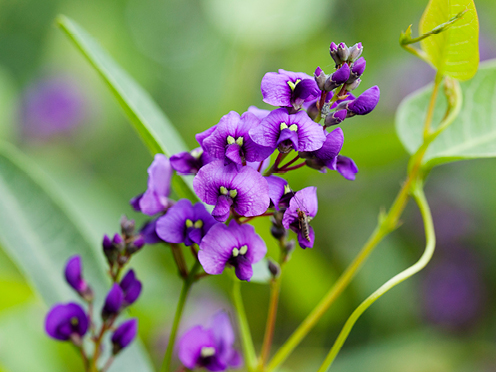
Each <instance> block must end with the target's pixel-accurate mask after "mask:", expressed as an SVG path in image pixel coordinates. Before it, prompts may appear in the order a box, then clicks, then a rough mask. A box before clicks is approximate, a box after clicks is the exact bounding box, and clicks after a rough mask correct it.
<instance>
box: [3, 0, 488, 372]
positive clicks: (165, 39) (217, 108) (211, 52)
mask: <svg viewBox="0 0 496 372" xmlns="http://www.w3.org/2000/svg"><path fill="white" fill-rule="evenodd" d="M426 5H427V1H425V0H422V1H421V0H412V1H402V0H393V1H379V0H348V1H344V0H334V1H333V0H306V1H303V0H274V1H270V2H268V1H261V0H251V1H240V0H229V1H226V0H181V1H180V0H98V1H97V0H85V1H78V0H64V1H62V0H42V1H40V0H6V1H1V2H0V137H1V138H2V139H5V140H7V141H9V142H11V143H14V144H15V145H16V146H18V147H19V148H20V149H21V150H22V151H23V152H24V153H25V154H27V155H28V156H29V157H30V158H31V159H32V161H33V162H35V163H36V164H37V165H38V166H39V167H40V169H42V171H43V172H44V173H46V174H47V175H48V176H49V177H50V178H51V179H52V181H53V184H54V188H55V191H56V193H58V194H60V195H61V197H62V198H63V199H64V200H66V201H67V202H68V204H69V205H70V206H71V209H72V210H73V211H74V213H75V214H76V215H77V216H78V217H79V220H80V221H81V224H82V228H83V229H85V230H87V231H89V232H90V233H91V236H92V237H93V242H94V244H95V245H99V244H100V241H101V237H102V235H103V234H104V233H107V234H113V233H114V232H116V231H117V230H118V227H119V218H120V216H121V215H122V214H124V213H125V214H127V216H128V217H130V218H135V219H136V220H137V221H138V223H139V224H140V223H142V222H144V218H143V216H141V215H138V214H137V213H136V212H134V211H132V209H131V207H130V206H129V204H128V201H129V199H130V198H131V197H133V196H135V195H137V194H138V193H140V192H143V191H144V190H145V188H146V179H147V175H146V169H147V167H148V166H149V164H150V163H151V160H152V158H151V156H150V155H149V153H148V151H147V150H146V148H145V147H144V146H143V144H142V143H141V142H140V139H139V138H138V136H137V135H136V134H135V133H134V131H133V129H132V128H131V126H130V125H129V124H128V123H127V119H126V117H125V116H124V114H123V113H122V111H121V110H120V108H119V107H118V105H117V103H116V102H115V101H114V99H113V97H112V96H111V94H110V92H109V91H108V90H107V88H106V87H105V86H104V85H103V83H102V82H101V81H100V78H99V77H98V76H97V75H96V73H95V72H94V71H93V70H92V69H91V67H90V66H89V65H88V63H87V62H86V61H85V60H84V59H83V57H82V56H81V55H80V54H79V52H77V51H76V49H75V48H74V47H73V45H71V44H70V43H69V41H68V40H66V37H65V36H64V35H63V34H62V32H60V30H58V29H57V28H56V27H55V25H54V19H55V17H56V15H57V14H59V13H62V14H66V15H68V16H69V17H71V18H73V19H74V20H76V21H77V22H78V23H79V24H81V25H82V26H83V27H84V28H86V30H88V31H89V32H90V33H91V34H92V35H93V36H94V37H95V38H96V39H98V40H99V41H100V43H101V44H102V45H103V46H104V47H105V48H106V49H107V50H108V51H109V52H110V53H111V54H112V55H113V56H114V58H115V59H116V60H117V61H118V62H119V63H120V65H121V66H122V67H123V68H125V69H126V70H127V71H128V72H129V73H130V74H131V75H132V76H133V77H134V78H135V79H136V80H137V81H138V82H139V83H140V84H142V85H143V86H144V87H145V88H146V89H147V90H148V91H149V92H150V93H151V95H152V96H153V97H154V99H155V100H156V101H157V103H158V104H159V106H161V107H162V108H163V110H164V111H165V112H166V114H167V115H168V116H169V118H170V119H171V121H172V122H173V123H174V125H175V126H176V128H177V129H178V130H179V131H180V133H181V134H182V135H183V137H184V139H185V141H186V142H187V143H188V145H189V146H190V147H191V148H194V147H196V144H195V140H194V134H195V133H197V132H199V131H203V130H205V129H206V128H208V127H210V126H212V125H214V124H215V123H217V122H218V120H219V119H220V117H221V116H222V115H224V114H226V113H227V112H229V111H230V110H235V111H238V112H244V111H245V110H246V109H247V107H248V106H249V105H257V106H259V107H261V108H268V106H266V105H265V104H264V103H263V102H262V97H261V93H260V80H261V78H262V77H263V75H264V74H265V73H266V72H268V71H276V70H277V69H279V68H283V69H286V70H292V71H304V72H306V73H308V74H312V73H313V71H314V69H315V68H316V66H320V67H322V68H323V69H324V70H325V71H326V72H328V73H329V72H331V71H332V69H333V62H332V60H331V58H330V57H329V54H328V46H329V43H330V42H331V41H335V42H336V43H337V42H340V41H344V42H346V43H347V44H348V45H353V44H354V43H356V42H358V41H361V42H362V43H363V45H364V54H363V56H364V57H365V58H366V60H367V70H366V72H365V75H364V77H363V79H362V85H361V86H360V87H359V88H358V92H361V91H363V90H365V89H366V88H368V87H370V86H372V85H379V87H380V88H381V93H382V96H381V101H380V103H379V106H378V107H377V109H376V110H375V111H374V112H373V113H372V114H370V115H368V116H366V117H356V118H354V119H350V120H347V121H346V122H345V123H344V125H343V126H342V128H343V130H344V133H345V145H344V148H343V151H342V154H344V155H346V156H349V157H352V158H353V159H354V160H355V162H356V163H357V165H358V167H359V169H360V172H359V173H358V175H357V179H356V180H355V181H354V182H350V181H347V180H345V179H343V178H342V177H341V176H340V175H339V174H337V173H336V172H329V173H327V174H320V173H318V172H316V171H311V170H306V169H304V170H302V171H299V172H295V173H296V174H289V175H288V177H287V178H288V179H289V180H290V183H291V185H292V187H293V189H301V188H303V187H306V186H308V185H316V186H317V187H318V196H319V202H320V208H319V213H318V215H317V217H316V218H315V219H314V220H313V221H312V225H313V227H314V229H315V230H316V235H317V238H316V244H315V247H314V249H312V250H306V251H304V250H301V249H299V248H298V249H297V250H296V251H295V253H294V255H293V258H292V260H291V261H290V263H289V264H288V265H287V267H286V272H285V275H284V279H283V287H282V298H281V304H280V311H279V316H278V320H277V329H276V335H275V341H274V342H275V346H277V345H278V344H281V343H282V342H284V340H285V339H286V338H287V337H288V336H289V335H290V334H291V332H292V331H293V330H294V328H295V327H296V326H297V325H298V324H299V322H300V321H301V320H302V319H303V318H304V317H305V316H306V315H307V314H308V313H309V312H310V310H311V309H312V308H313V307H314V306H315V304H316V303H317V302H318V301H319V299H320V298H321V296H322V295H323V294H324V293H325V292H326V291H327V290H328V288H329V287H330V286H331V285H332V283H333V281H334V280H335V278H336V277H337V276H338V275H339V274H340V273H341V272H342V271H343V270H344V268H345V267H346V266H347V264H348V263H349V262H350V261H351V259H352V258H353V257H354V255H355V254H356V253H357V252H358V250H359V248H360V247H361V245H362V244H363V242H364V241H365V240H366V238H367V237H368V235H369V234H370V233H371V232H372V230H373V228H374V226H375V223H376V220H377V216H378V212H379V210H380V208H385V207H388V206H389V205H390V204H391V202H392V200H393V198H394V196H395V195H396V193H397V191H398V190H399V185H400V182H401V181H402V179H403V178H404V175H405V169H406V162H407V159H408V157H407V154H406V152H405V151H404V150H403V148H402V146H401V144H400V142H399V141H398V139H397V138H396V134H395V132H394V113H395V109H396V107H397V105H398V103H399V102H400V101H401V99H402V98H403V97H405V96H406V95H407V94H408V93H410V92H412V91H414V90H415V89H417V88H419V87H421V86H422V85H424V84H426V83H428V82H429V80H430V79H432V77H433V71H432V70H431V69H430V68H429V67H427V66H424V65H422V63H420V62H418V61H416V60H415V59H414V57H412V56H410V55H408V54H407V53H406V52H404V51H402V50H401V48H400V47H399V45H398V37H399V33H400V31H401V30H404V29H405V28H406V27H407V26H408V25H409V24H411V23H413V24H414V33H415V32H416V25H417V23H418V20H419V19H420V16H421V14H422V11H423V9H424V8H425V6H426ZM476 6H477V7H478V13H479V17H480V25H481V42H480V47H481V58H482V59H488V58H495V57H496V37H495V35H496V22H495V18H494V14H496V3H495V2H494V1H493V0H481V1H476ZM54 102H55V103H54ZM59 103H60V104H59ZM52 105H53V106H52ZM53 107H55V108H53ZM56 107H65V109H64V110H62V111H61V112H59V111H57V110H56ZM495 165H496V162H495V160H477V161H470V162H459V163H454V164H448V165H445V166H442V167H440V168H438V169H435V170H434V171H433V172H432V174H431V176H430V179H429V181H428V183H427V197H428V199H429V201H430V202H431V203H432V208H433V212H434V222H435V226H436V229H437V233H438V251H437V252H436V254H435V256H434V259H433V261H432V262H431V264H430V265H429V267H428V268H427V269H426V270H425V271H423V272H421V273H420V274H419V275H417V276H416V277H414V278H413V279H412V280H409V281H407V282H406V283H404V284H402V285H400V286H399V287H397V288H395V289H393V290H392V291H391V292H390V293H388V294H387V295H385V296H384V298H382V299H381V300H379V301H378V302H377V303H376V304H374V305H373V306H372V308H371V309H370V310H369V311H368V312H367V313H366V314H365V315H364V317H363V318H362V319H360V320H359V321H358V323H357V325H356V327H355V328H354V330H353V331H352V333H351V335H350V338H349V339H348V341H347V343H346V344H345V346H344V348H343V350H342V354H340V355H339V357H338V358H337V360H336V363H335V365H334V366H333V370H334V371H336V372H339V371H373V372H375V371H377V372H379V371H381V372H389V371H391V372H393V371H402V372H408V371H415V372H430V371H432V372H443V371H484V372H485V371H488V372H489V371H496V356H495V355H496V354H495V352H494V351H495V349H496V344H495V339H496V316H495V310H496V303H495V301H494V297H493V296H492V294H493V293H494V291H495V288H496V274H495V271H494V270H492V267H491V263H492V262H496V250H494V231H495V223H494V221H495V220H496V194H495V193H494V189H495V184H496V179H495V178H496V175H495V172H492V171H491V169H494V167H495ZM0 213H2V211H0ZM403 222H404V224H403V226H402V227H401V228H400V229H398V230H397V231H396V232H394V233H393V234H392V235H391V236H389V237H388V238H387V239H386V240H385V241H384V242H383V243H382V244H381V245H380V246H379V248H378V249H377V250H376V252H375V253H374V254H373V255H372V257H371V258H370V260H369V261H368V263H367V265H366V266H365V267H364V268H363V269H362V271H361V272H360V274H359V275H358V277H357V278H356V279H355V280H354V282H353V284H352V286H351V287H350V288H349V289H348V290H346V292H345V293H344V294H343V296H342V297H341V299H340V300H339V301H338V302H337V303H336V304H335V306H333V307H332V308H331V311H329V312H328V314H327V315H326V316H325V317H324V318H323V319H322V320H321V321H320V322H319V324H318V327H316V329H314V330H313V331H312V332H311V334H310V335H309V336H308V337H307V338H306V339H305V340H304V342H303V343H302V345H301V346H300V347H299V348H298V349H297V350H296V352H295V353H294V354H293V356H291V358H290V359H289V361H288V362H287V363H286V366H287V367H285V369H284V371H311V370H315V369H316V368H317V367H318V366H319V365H320V363H321V362H322V360H323V358H324V356H325V355H326V353H327V351H328V349H329V348H330V346H331V345H332V343H333V341H334V339H335V338H336V336H337V334H338V332H339V330H340V329H341V327H342V325H343V323H344V321H345V319H346V318H347V316H348V315H349V314H350V313H351V311H352V310H353V309H354V308H355V307H356V306H357V305H358V304H359V303H360V302H361V301H362V300H363V299H364V298H365V297H366V296H368V294H370V293H371V292H372V291H373V290H375V289H376V288H377V287H378V286H379V285H380V284H382V283H383V282H384V281H385V280H387V279H388V278H390V277H391V276H392V275H394V274H395V273H397V272H399V271H401V270H402V269H404V268H406V267H407V266H409V264H411V263H413V262H414V261H415V260H416V259H417V258H418V257H419V255H420V253H421V251H422V249H423V244H424V239H423V235H422V234H423V230H422V223H421V220H420V216H419V214H418V212H417V210H416V208H415V206H414V205H413V203H411V205H409V206H408V208H407V210H406V212H405V215H404V217H403ZM256 227H257V230H258V231H259V232H260V233H261V234H262V235H263V236H264V238H266V241H267V242H268V245H269V253H271V254H272V255H273V256H275V252H276V245H275V241H274V240H273V239H272V238H271V237H270V235H269V234H268V231H267V230H268V229H267V228H266V227H265V226H264V224H263V222H261V223H260V222H258V221H257V223H256ZM132 266H133V267H135V269H136V271H137V275H138V277H140V279H141V280H142V281H143V283H144V292H143V295H142V298H141V299H140V301H139V302H138V303H137V304H136V305H134V306H133V307H132V308H131V310H130V314H131V315H132V316H138V317H139V319H140V335H141V337H142V339H143V341H144V343H145V345H146V347H147V349H148V350H149V352H150V354H151V356H152V359H153V360H154V362H155V363H156V364H158V363H159V362H160V360H161V357H162V353H163V350H164V348H165V343H166V339H167V335H168V332H169V328H170V323H171V320H172V316H173V311H174V307H175V305H176V301H177V298H178V294H179V288H180V281H179V279H177V277H176V276H175V270H174V266H173V263H172V256H171V255H170V252H168V251H167V249H165V248H164V247H162V246H147V247H146V248H145V249H144V250H143V251H142V252H141V253H140V254H139V255H138V256H136V258H135V259H133V263H132ZM62 270H63V268H62V267H61V268H60V273H61V276H60V277H61V280H62ZM228 282H229V280H227V278H226V277H224V276H221V277H212V278H209V279H207V280H204V281H202V282H201V283H200V284H199V285H197V286H196V287H194V289H193V292H192V297H191V299H190V302H189V303H188V304H187V306H186V316H185V324H186V325H194V324H199V323H200V324H201V323H203V324H206V322H207V321H208V318H209V317H210V315H212V314H213V313H215V312H216V310H218V309H219V308H229V306H230V305H229V296H228V293H227V289H228V286H229V283H228ZM242 290H243V295H244V299H245V304H246V308H247V313H248V318H249V321H250V324H251V328H252V332H253V336H254V339H255V341H256V345H257V346H260V343H261V340H262V337H263V330H264V325H265V318H266V311H267V302H268V287H267V286H263V285H259V284H243V285H242ZM0 294H1V295H0V371H2V372H7V371H8V372H23V371H28V370H29V371H68V370H70V371H79V370H82V369H81V367H80V364H81V363H80V361H79V360H78V357H77V355H76V353H75V352H74V351H73V350H72V349H71V347H70V346H69V345H66V344H63V343H58V342H54V341H52V340H50V339H49V338H48V337H46V336H45V335H44V332H43V319H44V316H45V313H46V311H47V309H46V307H45V306H44V305H43V304H42V302H41V300H40V299H39V298H38V297H37V296H36V294H35V293H33V291H32V290H31V289H30V287H29V285H28V284H27V283H26V281H25V280H24V279H23V277H22V275H21V274H20V272H19V270H18V269H17V268H16V267H15V265H14V264H13V263H12V262H11V261H10V260H9V258H8V257H7V255H6V254H4V253H3V252H2V251H1V250H0ZM199 309H201V310H199ZM274 349H275V348H274Z"/></svg>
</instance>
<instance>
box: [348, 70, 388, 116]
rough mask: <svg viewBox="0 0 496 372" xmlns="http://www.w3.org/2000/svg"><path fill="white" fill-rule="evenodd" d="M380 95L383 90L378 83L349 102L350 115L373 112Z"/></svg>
mask: <svg viewBox="0 0 496 372" xmlns="http://www.w3.org/2000/svg"><path fill="white" fill-rule="evenodd" d="M359 80H360V79H359ZM380 95H381V92H380V90H379V87H378V86H377V85H374V86H373V87H371V88H369V89H367V90H366V91H365V92H363V93H362V94H361V95H360V96H358V98H356V99H354V100H353V101H351V102H349V103H348V106H347V108H348V117H350V116H354V115H366V114H368V113H369V112H371V111H372V110H373V109H374V108H375V107H376V106H377V104H378V103H379V98H380Z"/></svg>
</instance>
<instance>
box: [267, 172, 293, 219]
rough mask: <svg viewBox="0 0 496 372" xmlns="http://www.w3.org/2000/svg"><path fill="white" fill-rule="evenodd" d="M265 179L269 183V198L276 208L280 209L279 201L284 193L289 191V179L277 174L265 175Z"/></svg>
mask: <svg viewBox="0 0 496 372" xmlns="http://www.w3.org/2000/svg"><path fill="white" fill-rule="evenodd" d="M265 179H266V180H267V183H268V184H269V198H270V201H271V206H273V207H274V209H275V210H277V211H278V210H279V202H280V200H281V198H282V197H283V196H284V194H286V193H287V185H288V181H286V180H285V179H284V178H281V177H277V176H268V177H265Z"/></svg>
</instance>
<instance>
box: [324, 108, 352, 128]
mask: <svg viewBox="0 0 496 372" xmlns="http://www.w3.org/2000/svg"><path fill="white" fill-rule="evenodd" d="M346 114H347V110H346V109H343V110H339V111H335V112H333V113H332V114H329V115H327V116H326V117H325V120H324V124H325V126H326V127H330V126H333V125H338V124H340V123H341V122H342V121H343V120H344V119H346Z"/></svg>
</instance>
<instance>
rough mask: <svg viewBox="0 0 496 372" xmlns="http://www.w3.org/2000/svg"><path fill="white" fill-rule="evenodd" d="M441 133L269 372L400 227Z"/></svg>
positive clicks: (419, 152)
mask: <svg viewBox="0 0 496 372" xmlns="http://www.w3.org/2000/svg"><path fill="white" fill-rule="evenodd" d="M436 95H437V92H436V91H433V92H432V96H431V101H432V100H435V98H432V97H435V96H436ZM431 121H432V114H431V115H427V117H426V121H425V125H424V128H425V127H430V124H431ZM437 134H438V133H432V134H430V135H429V137H427V138H426V139H425V140H424V143H423V144H422V146H420V148H419V149H418V150H417V152H416V153H415V154H414V155H412V157H411V158H410V162H409V166H408V175H407V179H406V181H405V183H404V184H403V187H402V188H401V190H400V192H399V193H398V195H397V196H396V199H395V200H394V202H393V205H392V206H391V208H390V209H389V212H388V213H387V215H383V214H381V215H380V218H379V223H378V225H377V227H376V228H375V230H374V232H373V233H372V235H371V236H370V237H369V239H368V240H367V242H366V243H365V245H364V246H363V247H362V249H361V250H360V252H359V253H358V255H357V256H356V257H355V259H354V260H353V262H352V263H351V264H350V266H348V268H347V269H346V270H345V271H344V272H343V274H341V276H340V277H339V278H338V280H337V281H336V283H334V285H333V286H332V287H331V289H330V290H329V291H328V292H327V294H326V295H325V296H324V298H323V299H322V300H321V301H320V302H319V304H318V305H317V306H316V307H315V308H314V309H313V310H312V312H311V313H310V314H309V315H308V316H307V317H306V319H305V320H304V321H303V322H302V323H301V324H300V325H299V326H298V328H297V329H296V330H295V331H294V332H293V334H292V335H291V336H290V337H289V339H288V340H287V341H286V342H285V343H284V344H283V345H282V346H281V348H280V349H279V350H278V351H277V352H276V354H275V355H274V357H273V358H272V359H271V361H270V362H269V364H268V365H267V368H266V369H265V371H266V372H271V371H273V370H274V369H276V368H277V367H278V366H279V365H281V363H283V362H284V361H285V360H286V359H287V358H288V356H289V355H290V354H291V352H292V351H293V350H294V349H295V348H296V347H297V346H298V345H299V343H300V342H301V341H302V340H303V338H304V337H305V336H306V335H307V334H308V333H309V332H310V330H311V329H312V328H313V327H314V326H315V325H316V324H317V322H318V321H319V319H320V318H321V317H322V316H323V315H324V314H325V313H326V311H327V310H328V309H329V307H330V306H331V305H332V304H333V303H334V301H335V300H336V299H337V298H338V297H339V295H341V293H342V292H343V291H344V290H345V289H346V287H347V286H348V285H349V284H350V282H351V280H352V279H353V278H354V276H355V275H356V273H357V272H358V270H359V269H360V268H361V267H362V265H363V263H364V262H365V260H366V259H367V258H368V257H369V256H370V254H371V253H372V251H373V250H374V248H375V247H376V246H377V244H379V242H380V241H381V240H382V239H383V238H384V237H385V236H386V235H388V234H389V233H390V232H392V231H393V230H394V229H396V227H397V226H398V222H399V218H400V217H401V214H402V213H403V210H404V209H405V207H406V203H407V202H408V199H409V195H410V190H411V187H412V182H413V181H414V180H417V178H419V177H420V173H421V166H422V160H423V158H424V155H425V152H426V151H427V147H428V145H429V144H430V143H431V142H432V141H433V140H434V138H435V136H437Z"/></svg>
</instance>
